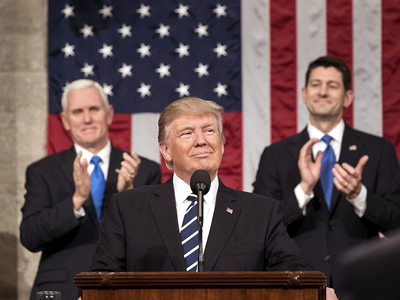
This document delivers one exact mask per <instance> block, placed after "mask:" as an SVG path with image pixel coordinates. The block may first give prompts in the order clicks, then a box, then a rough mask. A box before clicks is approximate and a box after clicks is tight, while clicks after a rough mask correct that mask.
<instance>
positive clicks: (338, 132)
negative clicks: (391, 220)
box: [294, 120, 367, 218]
mask: <svg viewBox="0 0 400 300" xmlns="http://www.w3.org/2000/svg"><path fill="white" fill-rule="evenodd" d="M344 128H345V124H344V121H343V120H341V121H340V122H339V124H337V125H336V126H335V127H334V128H333V129H332V130H331V131H330V132H329V133H328V135H330V136H331V137H332V140H331V142H330V145H331V147H332V149H333V152H334V153H335V158H336V161H338V160H339V157H340V149H341V147H342V140H343V133H344ZM307 131H308V135H309V137H310V139H312V138H317V139H318V140H319V141H318V142H317V143H316V144H315V145H314V146H313V147H312V153H313V157H314V158H315V157H316V155H317V153H318V152H319V151H321V152H324V150H325V149H326V147H327V144H326V143H325V142H324V141H322V140H321V138H322V137H323V136H324V135H325V133H323V132H322V131H320V130H319V129H317V128H316V127H315V126H313V125H311V124H308V125H307ZM294 193H295V195H296V199H297V202H298V203H299V207H300V209H301V210H302V212H303V215H304V216H305V215H306V210H307V204H308V202H310V201H311V199H312V198H313V197H314V192H311V194H310V195H307V194H306V193H305V192H304V191H303V189H302V188H301V187H300V183H299V184H298V185H297V186H296V188H295V189H294ZM346 200H347V201H349V203H350V204H351V205H353V207H354V212H355V213H356V214H357V215H358V216H359V217H360V218H361V217H362V216H363V215H364V213H365V210H366V209H367V189H366V187H365V186H364V185H362V186H361V192H360V194H359V195H358V196H357V197H356V198H354V199H348V198H347V197H346Z"/></svg>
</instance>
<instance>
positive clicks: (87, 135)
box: [20, 80, 161, 300]
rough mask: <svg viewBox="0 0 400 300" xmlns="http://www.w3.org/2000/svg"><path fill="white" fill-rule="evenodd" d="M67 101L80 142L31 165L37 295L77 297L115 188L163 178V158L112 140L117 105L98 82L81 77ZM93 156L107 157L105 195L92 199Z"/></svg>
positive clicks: (26, 217) (27, 215) (27, 211)
mask: <svg viewBox="0 0 400 300" xmlns="http://www.w3.org/2000/svg"><path fill="white" fill-rule="evenodd" d="M62 107H63V113H62V121H63V124H64V127H65V129H66V130H69V131H70V132H71V136H72V138H73V141H74V146H73V147H72V148H70V149H68V150H65V151H62V152H60V153H57V154H53V155H50V156H48V157H46V158H44V159H42V160H40V161H38V162H36V163H34V164H32V165H30V166H29V167H28V168H27V172H26V194H25V204H24V206H23V208H22V213H23V219H22V222H21V226H20V238H21V243H22V244H23V245H24V246H25V247H26V248H27V249H29V250H30V251H33V252H37V251H42V257H41V260H40V265H39V269H38V272H37V276H36V279H35V282H34V286H33V289H32V293H31V299H32V300H33V299H35V297H36V292H37V291H40V290H57V291H60V292H61V293H62V298H63V299H77V296H78V291H77V288H76V286H75V285H74V283H73V278H74V276H75V275H76V274H77V273H79V272H82V271H87V270H88V269H89V267H90V263H91V260H92V256H93V253H94V251H95V247H96V243H97V240H98V227H99V223H100V220H101V219H102V218H103V214H102V212H104V211H105V210H106V208H107V206H108V204H109V198H110V196H111V194H113V193H117V192H119V191H124V190H127V189H132V188H133V187H138V186H143V185H148V184H158V183H160V182H161V172H160V166H159V165H158V164H157V163H155V162H152V161H150V160H148V159H146V158H143V157H139V156H138V155H137V154H135V153H134V152H132V153H131V154H128V153H125V152H123V151H122V150H118V149H116V148H114V147H113V146H112V145H111V142H110V141H109V138H108V125H109V124H111V121H112V117H113V108H112V106H111V105H109V103H108V99H107V96H106V94H105V93H104V91H103V89H102V88H101V86H100V85H99V84H98V83H96V82H94V81H91V80H77V81H74V82H73V83H71V84H70V85H68V86H67V87H66V89H65V91H64V93H63V98H62ZM94 156H97V157H99V158H100V159H101V162H100V163H98V165H99V166H98V167H100V170H101V171H100V170H98V171H99V172H100V177H101V181H102V187H100V195H99V197H98V199H99V200H98V201H94V200H93V199H94V198H95V197H94V196H93V193H97V191H95V190H94V186H95V184H93V182H92V181H93V180H92V179H91V175H93V173H94V172H95V171H94V169H95V168H96V166H95V165H94V164H93V163H90V161H91V159H92V157H94Z"/></svg>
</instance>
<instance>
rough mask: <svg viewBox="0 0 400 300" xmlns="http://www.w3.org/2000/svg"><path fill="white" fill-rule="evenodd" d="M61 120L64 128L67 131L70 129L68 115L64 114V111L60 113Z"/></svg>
mask: <svg viewBox="0 0 400 300" xmlns="http://www.w3.org/2000/svg"><path fill="white" fill-rule="evenodd" d="M61 121H62V123H63V126H64V129H65V130H66V131H69V130H70V129H71V126H69V121H68V117H67V116H66V114H65V112H62V113H61Z"/></svg>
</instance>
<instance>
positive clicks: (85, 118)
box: [83, 111, 92, 123]
mask: <svg viewBox="0 0 400 300" xmlns="http://www.w3.org/2000/svg"><path fill="white" fill-rule="evenodd" d="M91 119H92V116H91V115H90V112H89V111H84V112H83V121H84V122H85V123H90V121H91Z"/></svg>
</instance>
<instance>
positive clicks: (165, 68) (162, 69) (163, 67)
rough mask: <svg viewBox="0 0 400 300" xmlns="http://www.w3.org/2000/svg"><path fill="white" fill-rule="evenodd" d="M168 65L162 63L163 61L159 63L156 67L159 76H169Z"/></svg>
mask: <svg viewBox="0 0 400 300" xmlns="http://www.w3.org/2000/svg"><path fill="white" fill-rule="evenodd" d="M169 68H171V66H170V65H167V66H166V65H164V64H163V63H161V64H160V67H159V68H158V69H156V72H157V73H159V74H160V78H164V76H171V73H170V72H169Z"/></svg>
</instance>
